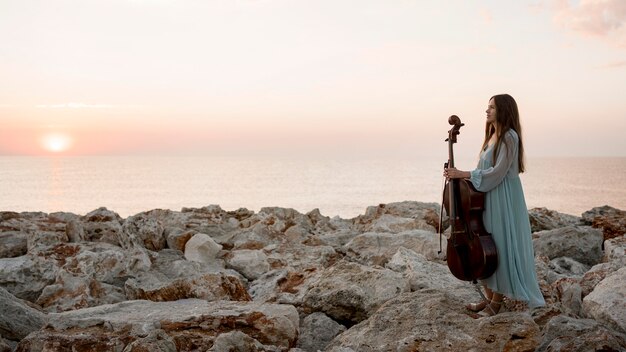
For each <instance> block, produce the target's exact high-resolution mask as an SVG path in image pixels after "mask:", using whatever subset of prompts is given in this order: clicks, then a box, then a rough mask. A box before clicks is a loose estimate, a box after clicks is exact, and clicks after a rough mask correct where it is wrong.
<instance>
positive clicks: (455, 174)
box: [443, 167, 472, 180]
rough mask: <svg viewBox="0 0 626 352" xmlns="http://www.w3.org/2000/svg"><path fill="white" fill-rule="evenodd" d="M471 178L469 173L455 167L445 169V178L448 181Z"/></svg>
mask: <svg viewBox="0 0 626 352" xmlns="http://www.w3.org/2000/svg"><path fill="white" fill-rule="evenodd" d="M471 176H472V174H471V173H470V172H469V171H461V170H458V169H457V168H454V167H451V168H447V169H443V177H445V178H446V179H448V180H449V179H451V178H470V177H471Z"/></svg>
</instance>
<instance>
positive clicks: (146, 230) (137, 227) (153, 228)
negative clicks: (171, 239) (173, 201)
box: [118, 213, 166, 251]
mask: <svg viewBox="0 0 626 352" xmlns="http://www.w3.org/2000/svg"><path fill="white" fill-rule="evenodd" d="M164 231H165V229H164V228H163V225H161V223H159V221H158V220H156V219H154V218H152V217H150V216H148V215H146V214H145V213H141V214H137V215H135V216H131V217H129V218H128V219H126V221H124V225H122V232H121V233H119V234H118V241H119V243H120V245H121V246H122V248H124V249H131V248H133V247H135V246H142V247H144V248H146V249H149V250H151V251H160V250H161V249H163V248H165V245H166V239H165V236H164Z"/></svg>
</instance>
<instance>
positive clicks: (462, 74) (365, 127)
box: [0, 0, 626, 157]
mask: <svg viewBox="0 0 626 352" xmlns="http://www.w3.org/2000/svg"><path fill="white" fill-rule="evenodd" d="M500 93H508V94H511V95H512V96H513V97H515V99H516V100H517V103H518V105H519V109H520V114H521V119H522V126H523V131H522V132H523V138H524V142H525V148H526V152H527V155H528V156H530V157H542V156H568V157H569V156H573V157H587V156H621V157H623V156H626V138H624V136H623V134H624V133H626V1H624V0H580V1H568V0H543V1H542V0H532V1H524V0H522V1H500V0H489V1H487V0H483V1H480V0H477V1H467V0H447V1H432V0H431V1H421V0H417V1H416V0H413V1H410V0H387V1H383V0H379V1H371V0H310V1H309V0H177V1H175V0H106V1H105V0H42V1H33V0H0V155H4V156H14V155H17V156H20V155H239V154H241V155H259V154H275V155H296V156H298V155H308V154H313V155H321V156H326V157H332V156H339V155H354V156H369V155H377V156H379V155H383V156H394V155H400V156H406V155H409V156H425V155H431V154H441V153H443V154H445V153H447V146H446V144H445V142H444V140H445V138H446V137H447V131H448V129H449V128H450V126H449V125H448V123H447V119H448V116H450V115H452V114H456V115H458V116H460V118H461V120H462V121H463V122H464V123H465V126H464V127H463V128H462V129H461V135H460V136H459V143H458V146H457V147H455V148H457V151H456V153H457V154H465V155H475V154H477V152H478V148H479V147H480V144H481V142H482V137H483V133H484V124H485V109H486V106H487V103H488V100H489V98H490V97H491V96H492V95H494V94H500Z"/></svg>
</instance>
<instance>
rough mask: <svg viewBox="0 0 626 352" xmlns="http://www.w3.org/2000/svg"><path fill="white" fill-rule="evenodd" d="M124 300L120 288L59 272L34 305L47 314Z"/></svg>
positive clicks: (124, 297) (85, 277)
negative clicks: (41, 308)
mask: <svg viewBox="0 0 626 352" xmlns="http://www.w3.org/2000/svg"><path fill="white" fill-rule="evenodd" d="M125 300H126V295H125V294H124V290H123V289H122V288H120V287H116V286H113V285H109V284H105V283H101V282H99V281H97V280H95V279H94V277H89V276H75V275H73V274H71V273H68V272H67V271H65V270H60V271H59V272H58V274H57V277H56V280H55V283H54V284H52V285H48V286H46V287H45V288H44V289H43V291H42V293H41V295H40V296H39V298H38V299H37V302H36V303H37V304H38V305H40V306H41V307H43V308H44V310H45V311H48V312H64V311H67V310H74V309H80V308H87V307H94V306H98V305H102V304H110V303H119V302H123V301H125Z"/></svg>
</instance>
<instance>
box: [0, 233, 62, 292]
mask: <svg viewBox="0 0 626 352" xmlns="http://www.w3.org/2000/svg"><path fill="white" fill-rule="evenodd" d="M67 248H68V247H67V246H66V245H58V246H56V247H54V248H53V249H50V250H49V251H47V252H41V253H37V254H30V253H29V254H27V255H23V256H20V257H15V258H2V259H0V287H3V288H5V289H6V290H7V291H9V292H11V294H13V295H14V296H16V297H18V298H21V299H24V300H27V301H30V302H35V301H36V300H37V297H39V295H40V294H41V291H42V290H43V289H44V287H46V286H48V285H50V284H52V283H54V280H55V278H56V274H57V272H58V270H59V263H58V261H57V260H54V259H55V258H58V257H62V256H63V253H64V252H65V250H66V249H67Z"/></svg>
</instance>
